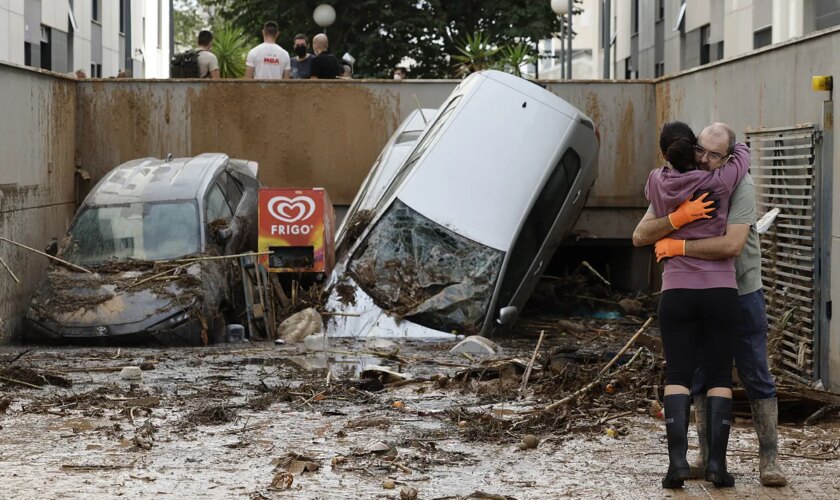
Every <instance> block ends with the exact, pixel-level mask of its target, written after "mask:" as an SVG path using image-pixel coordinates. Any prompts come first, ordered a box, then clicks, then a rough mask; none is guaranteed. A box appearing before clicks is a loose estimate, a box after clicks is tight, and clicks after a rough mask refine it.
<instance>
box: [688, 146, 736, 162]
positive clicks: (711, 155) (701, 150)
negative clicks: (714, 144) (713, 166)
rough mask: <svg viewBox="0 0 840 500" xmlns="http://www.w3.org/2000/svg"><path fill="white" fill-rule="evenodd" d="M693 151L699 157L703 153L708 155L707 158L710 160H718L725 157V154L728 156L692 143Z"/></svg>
mask: <svg viewBox="0 0 840 500" xmlns="http://www.w3.org/2000/svg"><path fill="white" fill-rule="evenodd" d="M694 153H695V154H697V155H698V156H700V157H702V156H703V155H709V159H710V160H712V161H720V160H722V159H724V158H726V157H727V156H729V155H722V154H720V153H716V152H714V151H706V149H705V148H703V146H701V145H699V144H695V145H694Z"/></svg>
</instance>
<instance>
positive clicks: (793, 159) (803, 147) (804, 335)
mask: <svg viewBox="0 0 840 500" xmlns="http://www.w3.org/2000/svg"><path fill="white" fill-rule="evenodd" d="M817 134H818V132H817V130H816V129H815V127H814V126H813V125H811V124H803V125H796V126H792V127H774V128H767V129H747V131H746V135H747V141H748V142H749V144H750V147H751V148H752V162H751V166H750V171H751V172H752V173H753V175H754V176H755V182H756V188H757V195H758V196H757V199H756V208H757V210H758V213H766V212H769V211H770V210H772V209H774V208H778V209H779V210H780V213H779V215H778V216H777V218H776V222H775V224H773V225H772V226H771V227H770V229H769V230H768V231H767V232H766V233H764V234H763V235H762V236H761V261H762V273H763V278H762V279H763V281H764V293H765V298H766V300H767V318H768V322H769V327H770V355H771V357H772V358H773V359H774V361H775V369H776V370H777V371H778V372H780V373H781V374H782V375H783V376H784V377H787V378H790V379H793V380H796V381H798V382H802V383H806V384H811V383H812V382H813V381H814V380H816V379H817V378H818V376H819V374H818V368H817V363H816V359H815V356H814V352H815V351H816V349H817V346H818V345H819V343H818V336H819V334H820V331H819V330H818V328H816V327H815V325H816V324H817V321H816V319H817V318H818V317H819V316H818V315H819V309H820V308H819V304H820V301H819V297H818V291H817V289H816V288H815V286H814V283H815V280H816V279H817V278H818V269H817V266H816V265H815V264H816V263H817V262H818V261H819V238H818V233H817V225H816V222H817V217H816V213H817V210H818V206H817V200H818V196H817V186H818V181H817V160H816V158H817V156H816V154H815V147H816V137H817Z"/></svg>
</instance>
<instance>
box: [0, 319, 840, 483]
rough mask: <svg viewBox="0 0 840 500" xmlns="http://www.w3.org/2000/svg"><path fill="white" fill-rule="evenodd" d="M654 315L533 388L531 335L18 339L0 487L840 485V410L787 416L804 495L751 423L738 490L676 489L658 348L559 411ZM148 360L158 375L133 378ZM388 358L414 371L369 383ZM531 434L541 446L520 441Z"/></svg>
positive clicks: (7, 374)
mask: <svg viewBox="0 0 840 500" xmlns="http://www.w3.org/2000/svg"><path fill="white" fill-rule="evenodd" d="M636 328H637V325H634V324H632V323H626V322H625V324H621V322H612V323H610V322H603V324H600V325H598V324H594V325H593V324H590V325H589V326H587V329H586V330H585V331H584V330H579V331H577V332H576V333H574V332H571V333H563V332H561V331H555V332H552V333H550V334H548V335H546V339H545V340H544V345H543V348H542V349H541V355H540V356H539V361H538V362H537V363H536V368H535V370H534V372H535V373H534V374H532V376H531V378H530V380H529V384H528V386H527V387H526V388H525V390H524V391H522V392H521V393H520V390H519V389H520V385H521V379H522V374H521V373H522V367H523V365H525V364H527V361H528V360H529V359H530V356H531V353H532V352H533V349H534V345H535V343H536V337H535V336H534V335H531V334H527V335H525V337H526V340H520V341H517V342H512V341H507V342H503V345H504V347H505V349H504V351H503V352H502V353H501V355H499V356H494V357H489V358H488V357H478V356H469V357H466V356H461V355H455V354H451V353H449V352H448V351H447V349H448V348H449V347H451V344H426V345H424V344H398V345H396V346H393V345H382V346H380V347H382V348H380V349H379V350H377V349H376V347H377V346H376V345H375V344H373V345H372V344H363V343H347V342H340V343H339V342H331V343H330V344H329V345H327V346H325V347H326V349H327V351H326V352H312V351H307V350H305V349H304V348H303V347H302V346H275V345H273V344H267V343H260V344H256V343H255V344H247V343H244V344H235V345H224V346H217V347H209V348H195V349H171V348H169V349H145V348H144V349H125V348H123V349H117V348H107V349H105V348H38V347H35V348H31V349H32V350H31V351H29V352H26V353H25V354H23V355H22V356H21V357H20V358H18V359H15V358H16V356H18V355H20V354H21V353H22V352H24V351H25V350H26V349H29V348H27V347H9V348H6V349H5V350H3V351H0V377H3V378H2V379H0V485H2V491H3V494H2V495H0V496H3V497H5V498H94V497H95V498H113V497H129V498H135V497H167V496H168V497H176V498H228V497H247V498H413V495H414V494H415V492H416V495H417V497H416V498H470V495H472V497H471V498H564V497H571V498H648V497H668V496H670V497H676V498H680V497H689V496H703V497H708V496H711V497H715V498H718V497H719V498H806V497H807V498H838V497H840V478H838V475H837V474H836V468H837V464H838V461H837V460H836V459H837V457H838V456H840V455H838V453H837V450H838V448H840V433H838V425H837V423H835V422H832V421H831V420H824V421H822V422H820V423H819V424H817V425H815V426H809V427H803V425H802V424H801V422H800V423H788V424H784V425H783V426H782V433H781V434H782V436H781V441H782V444H781V451H782V454H783V456H782V465H783V467H784V468H785V470H786V471H787V472H788V474H789V477H790V478H791V485H790V486H788V487H787V488H782V489H773V490H771V489H766V488H763V487H761V486H760V485H759V483H758V471H757V466H758V460H757V457H756V449H757V444H756V442H755V439H754V436H753V432H752V428H751V424H750V422H749V421H748V420H744V421H742V420H740V419H738V420H737V421H736V425H735V426H734V429H733V439H732V445H731V452H730V455H729V456H730V468H731V469H732V470H733V471H734V473H735V474H736V477H737V486H736V488H735V489H733V490H729V491H723V490H716V489H715V488H714V487H712V486H711V485H710V484H708V483H705V482H702V481H695V482H689V483H687V486H686V488H685V489H684V490H683V491H676V492H669V491H664V490H662V489H661V488H660V485H659V481H660V479H661V476H662V474H663V473H664V471H665V468H666V465H667V456H666V453H665V437H664V429H663V425H662V421H661V420H659V419H657V418H656V417H655V416H651V415H650V413H652V411H651V405H654V403H653V402H652V401H653V400H654V399H655V391H656V385H655V384H653V385H651V381H652V380H654V379H655V378H656V376H657V375H656V372H657V369H655V368H654V367H653V364H656V363H658V361H657V360H656V359H655V357H654V356H652V355H651V354H650V353H649V352H647V351H646V350H644V349H643V350H642V352H641V356H637V357H636V359H634V360H632V363H631V366H625V367H624V368H621V367H619V368H617V369H616V371H615V372H614V373H613V374H611V375H610V376H609V377H607V378H606V379H605V380H604V382H603V383H599V384H597V385H596V386H595V387H593V388H592V390H590V391H587V392H585V393H584V396H583V397H582V398H581V399H580V400H576V401H575V402H574V403H573V404H570V405H563V406H562V407H561V408H559V409H558V410H550V411H544V410H543V411H541V410H540V409H541V408H544V407H545V406H546V405H547V404H550V403H551V402H553V401H558V400H559V399H561V398H562V397H563V396H564V395H568V394H569V393H571V392H574V390H576V389H578V388H580V387H583V386H585V385H586V383H587V382H589V381H590V380H592V379H593V378H594V374H595V373H597V371H598V369H599V368H600V367H601V366H603V364H604V361H603V360H604V359H609V358H610V357H611V356H612V354H613V353H614V352H615V351H616V348H615V347H610V346H615V345H616V343H618V344H617V345H618V347H620V346H621V345H622V344H623V343H624V341H625V340H626V339H627V338H629V336H630V335H632V333H633V331H634V330H635V329H636ZM562 330H573V328H571V325H569V328H565V329H562ZM558 347H565V349H562V348H561V349H558ZM551 351H554V353H553V354H552V355H551V356H549V352H551ZM635 351H636V348H635V347H634V348H633V349H631V350H630V351H629V352H630V353H633V352H635ZM584 352H585V353H588V354H586V355H581V353H584ZM569 353H571V354H574V356H570V354H569ZM598 353H600V354H601V355H603V356H599V355H598ZM511 358H518V359H519V360H520V361H522V362H511V361H510V360H511ZM627 362H628V361H627V360H626V359H625V364H626V363H627ZM494 363H495V364H494ZM646 363H652V364H651V365H647V364H646ZM141 365H142V367H143V368H144V369H143V370H142V371H141V378H140V379H139V380H126V379H124V378H123V377H122V376H121V373H120V370H121V368H122V367H125V366H138V367H139V366H141ZM376 365H379V366H385V367H387V368H389V369H391V370H392V371H395V372H402V373H403V374H408V375H410V377H411V379H410V380H401V377H400V376H398V375H388V374H380V375H379V376H378V377H375V378H360V372H363V371H364V370H367V369H370V368H371V367H372V366H376ZM10 367H12V368H14V369H10ZM29 370H34V371H29ZM38 374H41V375H48V376H51V377H53V378H51V379H50V380H51V381H52V383H53V384H59V383H61V381H62V380H63V379H67V380H69V381H70V382H71V383H72V385H71V386H70V387H60V386H59V385H43V386H42V387H41V388H38V389H36V388H34V387H30V386H29V385H25V384H23V383H20V382H25V383H27V384H32V385H35V386H40V385H41V384H42V383H43V379H40V380H39V378H38ZM363 375H369V373H364V374H363ZM15 377H17V378H15ZM613 377H614V378H613ZM24 378H25V379H26V380H21V379H24ZM8 379H14V380H18V382H10V381H9V380H8ZM607 383H610V384H612V385H613V387H612V388H611V389H610V390H606V389H605V388H606V384H607ZM65 385H66V384H65ZM520 394H521V395H520ZM527 433H533V434H534V435H535V436H536V437H537V438H538V440H539V446H538V447H537V448H536V449H525V450H522V449H520V447H519V446H518V444H519V443H520V441H521V440H522V438H523V437H524V435H525V434H527ZM289 483H291V484H289ZM387 486H393V489H390V488H386V487H387ZM482 494H483V495H485V496H483V497H482V496H481V495H482ZM493 495H496V496H493Z"/></svg>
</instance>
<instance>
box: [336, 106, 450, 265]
mask: <svg viewBox="0 0 840 500" xmlns="http://www.w3.org/2000/svg"><path fill="white" fill-rule="evenodd" d="M435 113H437V110H436V109H431V108H425V109H423V108H419V109H415V110H414V111H412V112H411V113H409V114H408V116H407V117H406V118H405V120H403V121H402V123H401V124H400V126H399V127H397V130H396V131H394V133H393V134H392V135H391V138H390V139H389V140H388V142H387V143H386V144H385V147H384V148H382V152H381V153H379V156H378V157H377V158H376V161H375V162H374V163H373V166H372V167H371V168H370V172H368V175H367V177H365V180H364V181H363V182H362V185H361V187H360V188H359V191H358V192H357V193H356V197H355V198H353V203H351V204H350V208H349V209H348V210H347V214H346V215H345V217H344V220H343V221H342V222H341V225H340V226H339V227H338V231H337V232H336V237H335V247H336V248H337V249H338V250H337V254H338V255H339V256H341V255H342V254H343V253H344V252H345V251H346V250H347V249H348V248H349V247H350V246H351V245H352V244H353V242H354V241H356V238H357V237H358V236H359V234H361V232H362V231H364V229H365V227H367V224H368V222H370V219H371V217H372V216H373V209H374V208H375V207H376V205H377V204H378V203H379V200H380V199H381V198H382V196H383V195H384V194H385V191H386V190H387V189H388V185H389V184H390V183H391V180H392V179H393V178H394V176H395V175H396V174H397V172H398V171H399V168H400V165H402V164H403V162H404V161H405V159H406V158H407V157H408V155H409V153H411V151H412V150H413V149H414V146H415V145H416V144H417V140H418V139H419V138H420V135H421V134H422V133H423V131H424V130H426V127H427V126H428V124H429V121H430V120H431V119H433V118H434V116H435Z"/></svg>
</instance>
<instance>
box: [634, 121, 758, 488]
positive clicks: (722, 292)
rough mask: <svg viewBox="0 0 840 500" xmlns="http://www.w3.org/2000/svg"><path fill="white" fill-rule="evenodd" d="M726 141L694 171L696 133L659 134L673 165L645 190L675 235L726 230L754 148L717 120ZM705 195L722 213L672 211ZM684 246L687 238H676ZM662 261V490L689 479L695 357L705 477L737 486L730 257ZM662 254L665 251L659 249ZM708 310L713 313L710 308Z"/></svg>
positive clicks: (681, 256)
mask: <svg viewBox="0 0 840 500" xmlns="http://www.w3.org/2000/svg"><path fill="white" fill-rule="evenodd" d="M704 132H706V133H707V134H709V135H712V136H715V137H719V138H721V139H723V140H725V141H726V143H727V144H728V148H727V150H726V156H725V158H726V161H725V162H722V164H721V167H720V168H718V169H716V170H714V171H711V172H707V171H703V170H696V169H695V168H696V163H697V158H696V153H695V147H696V146H697V144H696V139H695V137H694V133H693V132H692V131H691V129H690V128H689V127H688V126H687V125H686V124H684V123H681V122H673V123H667V124H665V126H664V127H663V128H662V133H661V134H660V142H659V143H660V148H661V150H662V153H663V156H664V157H665V158H666V160H668V162H669V164H670V165H666V166H665V167H662V168H659V169H656V170H654V171H653V172H651V174H650V176H649V177H648V181H647V185H646V186H645V195H646V196H647V197H648V199H649V200H650V202H651V206H652V207H653V209H654V212H655V214H656V215H657V216H659V217H667V218H668V220H669V222H670V223H671V225H672V226H673V227H674V228H675V229H676V230H677V231H676V233H675V236H677V237H681V238H683V239H700V238H708V237H713V236H722V235H723V234H724V232H725V229H726V228H725V225H726V220H725V217H726V216H727V215H728V212H729V199H730V197H731V195H732V193H733V192H734V191H735V188H736V186H737V185H738V184H739V183H740V182H741V180H742V179H743V178H744V176H746V174H747V170H748V169H749V160H750V154H749V149H748V148H747V147H746V146H744V145H743V144H735V133H734V132H733V131H732V129H731V128H729V127H728V126H726V125H724V124H722V123H715V124H712V125H710V126H709V127H707V128H706V130H704ZM697 194H700V196H699V199H698V201H700V202H704V203H702V205H703V206H702V211H704V212H705V211H706V210H707V209H708V208H709V207H708V206H706V205H707V203H708V201H709V200H706V198H707V197H708V198H710V199H711V200H716V202H717V203H718V204H719V208H718V209H717V212H718V215H720V217H714V218H713V217H711V216H709V215H707V214H703V215H702V216H700V217H698V219H700V220H697V221H695V222H694V224H691V225H690V226H687V223H688V222H689V221H687V220H686V219H685V218H684V217H682V216H681V214H680V211H679V210H677V212H674V213H671V212H672V210H673V209H674V208H677V207H679V206H681V205H682V204H683V203H684V200H687V199H690V198H694V197H695V196H696V195H697ZM674 245H675V246H676V247H680V246H682V247H684V246H685V245H684V243H682V244H678V243H675V244H674ZM670 253H671V254H672V255H673V257H670V258H668V260H667V261H666V262H665V271H664V272H663V273H662V297H661V300H660V302H659V324H660V328H661V333H662V344H663V348H664V351H665V359H666V363H667V367H666V376H665V383H666V385H665V397H664V402H665V416H666V420H665V429H666V434H667V438H668V457H669V465H668V472H667V474H666V475H665V477H664V478H663V480H662V486H663V487H664V488H679V487H682V485H683V482H684V481H685V480H686V479H690V478H691V469H690V467H689V464H688V461H687V460H686V453H687V451H688V419H689V414H690V409H691V391H690V387H691V386H692V379H693V376H694V372H695V370H696V368H697V363H698V352H699V353H700V356H699V358H700V363H701V366H702V367H703V369H704V372H705V373H706V378H707V384H706V385H707V387H708V388H709V389H708V392H707V395H706V396H707V397H706V401H707V412H706V421H707V426H706V427H707V444H708V449H709V452H708V461H707V463H706V468H705V477H706V480H707V481H711V482H712V483H714V485H715V486H717V487H731V486H734V484H735V480H734V478H733V477H732V475H731V474H729V473H728V472H727V470H726V449H727V446H728V443H729V427H730V422H731V420H732V360H733V357H734V351H735V339H736V337H737V329H738V326H739V324H740V321H741V318H740V312H741V311H740V307H739V306H738V301H737V297H738V288H737V282H736V279H735V266H734V263H733V259H732V258H728V259H720V260H702V259H696V258H693V257H687V256H685V251H684V248H683V249H682V251H680V249H676V250H674V251H673V252H670ZM657 255H658V257H659V258H660V259H662V258H665V257H664V254H660V252H659V251H658V252H657ZM710 312H713V313H712V314H710Z"/></svg>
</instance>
